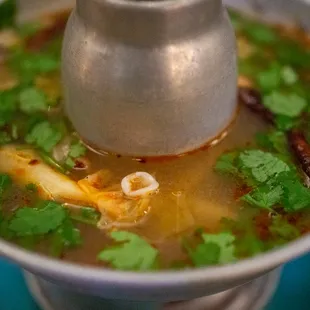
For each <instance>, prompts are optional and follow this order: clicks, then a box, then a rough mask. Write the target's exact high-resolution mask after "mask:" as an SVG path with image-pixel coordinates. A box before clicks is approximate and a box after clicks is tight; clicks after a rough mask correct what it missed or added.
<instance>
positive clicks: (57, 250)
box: [51, 218, 82, 257]
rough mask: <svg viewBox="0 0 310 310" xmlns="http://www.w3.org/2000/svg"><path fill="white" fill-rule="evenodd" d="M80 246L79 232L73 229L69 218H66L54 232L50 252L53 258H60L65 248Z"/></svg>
mask: <svg viewBox="0 0 310 310" xmlns="http://www.w3.org/2000/svg"><path fill="white" fill-rule="evenodd" d="M81 244H82V237H81V233H80V231H79V230H78V229H77V228H75V227H74V225H73V223H72V221H71V220H70V218H66V219H65V220H64V221H63V223H62V224H61V226H60V227H59V228H58V229H57V230H56V231H55V233H54V236H53V238H52V247H51V252H52V255H54V256H57V257H58V256H60V255H61V254H62V253H63V251H64V250H65V249H66V248H73V247H76V246H79V245H81Z"/></svg>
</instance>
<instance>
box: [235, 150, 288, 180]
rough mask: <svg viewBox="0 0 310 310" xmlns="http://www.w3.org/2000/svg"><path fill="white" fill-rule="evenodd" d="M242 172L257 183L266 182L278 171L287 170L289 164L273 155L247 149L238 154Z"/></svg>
mask: <svg viewBox="0 0 310 310" xmlns="http://www.w3.org/2000/svg"><path fill="white" fill-rule="evenodd" d="M239 161H240V168H241V170H242V172H243V173H244V174H245V175H247V176H249V177H253V178H254V180H256V181H257V182H259V183H262V182H266V181H267V180H268V179H270V178H271V177H274V176H276V175H277V174H279V173H280V172H283V171H289V170H290V168H289V166H288V165H287V164H286V163H285V162H284V161H282V160H281V159H279V158H278V157H276V156H275V155H273V154H271V153H267V152H263V151H260V150H247V151H244V152H241V153H240V155H239Z"/></svg>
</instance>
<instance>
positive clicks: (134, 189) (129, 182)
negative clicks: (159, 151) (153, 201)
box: [121, 171, 159, 198]
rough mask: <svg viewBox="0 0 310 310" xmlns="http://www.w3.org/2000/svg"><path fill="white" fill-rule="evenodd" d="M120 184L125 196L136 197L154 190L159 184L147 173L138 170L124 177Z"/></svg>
mask: <svg viewBox="0 0 310 310" xmlns="http://www.w3.org/2000/svg"><path fill="white" fill-rule="evenodd" d="M121 186H122V190H123V193H124V194H125V195H126V196H128V197H133V198H136V197H142V196H147V195H149V194H151V193H153V192H155V191H156V190H157V189H158V187H159V184H158V182H157V181H156V180H155V178H154V177H153V176H151V175H150V174H149V173H147V172H140V171H139V172H135V173H132V174H129V175H127V176H126V177H124V178H123V180H122V183H121Z"/></svg>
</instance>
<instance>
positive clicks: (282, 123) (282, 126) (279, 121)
mask: <svg viewBox="0 0 310 310" xmlns="http://www.w3.org/2000/svg"><path fill="white" fill-rule="evenodd" d="M275 125H276V127H277V128H278V129H279V130H281V131H288V130H290V129H292V128H293V127H296V126H297V125H298V119H296V118H291V117H288V116H285V115H276V117H275Z"/></svg>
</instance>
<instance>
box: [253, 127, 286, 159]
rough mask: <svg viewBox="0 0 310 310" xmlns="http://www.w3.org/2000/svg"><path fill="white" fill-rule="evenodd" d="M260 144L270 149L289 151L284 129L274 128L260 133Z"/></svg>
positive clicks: (281, 151)
mask: <svg viewBox="0 0 310 310" xmlns="http://www.w3.org/2000/svg"><path fill="white" fill-rule="evenodd" d="M256 141H257V143H258V145H259V146H260V147H262V148H264V149H266V150H268V151H272V152H274V151H275V152H279V153H282V154H287V153H288V145H287V139H286V136H285V134H284V133H283V132H282V131H277V130H273V131H270V132H267V133H262V132H260V133H258V134H257V135H256Z"/></svg>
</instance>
